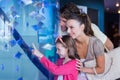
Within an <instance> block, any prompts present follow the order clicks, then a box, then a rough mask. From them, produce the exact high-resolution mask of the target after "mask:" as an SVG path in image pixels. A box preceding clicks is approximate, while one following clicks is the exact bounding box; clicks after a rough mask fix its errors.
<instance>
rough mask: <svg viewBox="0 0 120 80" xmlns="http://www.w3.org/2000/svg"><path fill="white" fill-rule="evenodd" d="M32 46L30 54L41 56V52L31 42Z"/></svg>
mask: <svg viewBox="0 0 120 80" xmlns="http://www.w3.org/2000/svg"><path fill="white" fill-rule="evenodd" d="M32 46H33V50H32V54H34V55H35V56H37V57H38V58H41V57H43V54H42V53H41V52H40V51H39V50H38V49H37V48H36V46H35V45H34V44H32Z"/></svg>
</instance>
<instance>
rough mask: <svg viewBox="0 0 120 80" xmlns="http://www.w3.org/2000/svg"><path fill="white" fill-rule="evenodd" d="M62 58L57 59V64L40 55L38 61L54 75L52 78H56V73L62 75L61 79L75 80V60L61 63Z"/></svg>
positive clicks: (76, 72) (55, 79) (76, 75)
mask: <svg viewBox="0 0 120 80" xmlns="http://www.w3.org/2000/svg"><path fill="white" fill-rule="evenodd" d="M63 60H64V59H58V61H57V64H54V63H52V62H51V61H49V60H48V59H47V58H46V57H44V56H43V57H42V58H41V59H40V62H41V63H42V64H43V65H44V66H45V67H46V68H47V69H48V70H49V71H51V72H52V73H53V74H54V75H55V78H54V80H57V78H58V75H63V80H77V77H78V71H77V70H76V60H75V59H73V60H70V61H69V62H67V63H65V64H62V63H63Z"/></svg>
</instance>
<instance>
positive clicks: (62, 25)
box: [60, 17, 67, 32]
mask: <svg viewBox="0 0 120 80" xmlns="http://www.w3.org/2000/svg"><path fill="white" fill-rule="evenodd" d="M66 22H67V19H65V18H63V17H60V26H61V30H62V31H63V32H65V31H67V27H66Z"/></svg>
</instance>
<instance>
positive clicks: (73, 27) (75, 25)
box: [66, 19, 83, 39]
mask: <svg viewBox="0 0 120 80" xmlns="http://www.w3.org/2000/svg"><path fill="white" fill-rule="evenodd" d="M66 26H67V28H68V29H67V32H68V33H69V35H70V36H71V37H72V38H73V39H75V38H77V37H79V36H80V35H81V33H82V32H83V29H82V27H81V26H80V23H79V22H78V21H77V20H74V19H70V20H68V21H67V23H66Z"/></svg>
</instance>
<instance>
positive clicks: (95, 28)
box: [91, 23, 114, 50]
mask: <svg viewBox="0 0 120 80" xmlns="http://www.w3.org/2000/svg"><path fill="white" fill-rule="evenodd" d="M91 28H92V30H93V32H94V35H95V36H96V37H97V38H98V39H100V40H101V41H102V43H103V44H104V46H105V48H106V49H107V50H112V49H113V48H114V45H113V43H112V41H111V40H110V39H109V38H108V37H107V36H106V35H105V34H104V33H103V32H102V31H100V29H99V27H98V26H97V25H95V24H93V23H92V24H91Z"/></svg>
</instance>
